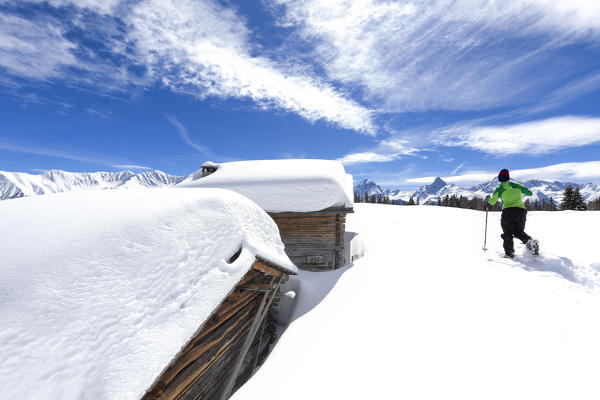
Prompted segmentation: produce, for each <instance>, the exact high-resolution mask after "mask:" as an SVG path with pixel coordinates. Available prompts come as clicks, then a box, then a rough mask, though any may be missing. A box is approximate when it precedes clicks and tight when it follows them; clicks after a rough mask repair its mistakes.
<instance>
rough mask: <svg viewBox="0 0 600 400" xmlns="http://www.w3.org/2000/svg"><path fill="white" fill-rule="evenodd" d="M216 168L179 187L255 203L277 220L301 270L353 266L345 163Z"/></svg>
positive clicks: (283, 162)
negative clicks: (348, 254)
mask: <svg viewBox="0 0 600 400" xmlns="http://www.w3.org/2000/svg"><path fill="white" fill-rule="evenodd" d="M211 166H213V167H216V169H215V171H214V172H212V173H210V174H208V175H207V174H205V173H204V172H202V173H198V172H196V173H194V174H192V175H190V176H189V177H188V178H187V179H185V180H184V181H183V182H182V183H180V184H179V185H178V186H180V187H205V188H207V187H211V188H224V189H230V190H233V191H236V192H238V193H241V194H243V195H244V196H246V197H248V198H249V199H251V200H253V201H254V202H255V203H257V204H258V205H259V206H260V207H262V208H263V210H265V211H266V212H267V213H268V214H269V215H270V216H271V217H272V218H273V220H274V221H275V223H276V224H277V226H278V228H279V232H280V235H281V240H282V241H283V243H284V244H285V251H286V253H287V254H288V256H289V257H290V259H291V260H292V261H293V262H294V264H296V265H297V266H298V267H299V268H302V269H308V270H315V271H323V270H331V269H336V268H339V267H341V266H343V265H345V263H346V262H349V261H350V260H346V259H345V256H344V234H345V223H346V214H348V213H351V212H353V207H354V203H353V199H354V197H353V187H352V176H351V175H349V174H346V172H345V170H344V167H343V165H342V164H341V163H339V162H337V161H330V160H261V161H240V162H231V163H223V164H218V165H216V166H215V164H214V163H211ZM202 171H204V170H202Z"/></svg>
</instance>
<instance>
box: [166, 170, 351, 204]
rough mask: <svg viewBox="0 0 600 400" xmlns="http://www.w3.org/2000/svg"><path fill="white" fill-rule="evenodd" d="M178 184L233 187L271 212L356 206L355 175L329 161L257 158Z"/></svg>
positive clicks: (181, 185)
mask: <svg viewBox="0 0 600 400" xmlns="http://www.w3.org/2000/svg"><path fill="white" fill-rule="evenodd" d="M177 186H178V187H205V188H206V187H212V188H226V189H231V190H234V191H236V192H238V193H241V194H243V195H244V196H246V197H248V198H249V199H251V200H252V201H254V202H255V203H256V204H258V205H259V206H261V207H262V208H263V209H264V210H265V211H268V212H285V211H289V212H308V211H320V210H324V209H326V208H330V207H346V208H351V207H353V206H354V203H353V201H354V196H353V192H352V190H353V189H352V176H351V175H349V174H346V171H345V170H344V166H343V165H342V164H341V163H340V162H338V161H330V160H257V161H237V162H229V163H222V164H219V165H218V169H217V171H216V172H214V173H212V174H211V175H208V176H205V177H202V174H201V172H200V171H198V172H196V173H194V174H192V175H190V176H189V177H187V178H186V179H185V180H184V181H183V182H181V183H180V184H179V185H177Z"/></svg>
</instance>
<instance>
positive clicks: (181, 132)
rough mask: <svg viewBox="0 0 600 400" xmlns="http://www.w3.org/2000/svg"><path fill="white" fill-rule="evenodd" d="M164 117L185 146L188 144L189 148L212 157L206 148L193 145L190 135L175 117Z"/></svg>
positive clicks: (168, 115)
mask: <svg viewBox="0 0 600 400" xmlns="http://www.w3.org/2000/svg"><path fill="white" fill-rule="evenodd" d="M166 117H167V120H169V122H170V123H171V124H172V125H173V126H174V127H175V130H177V133H178V134H179V136H180V137H181V139H183V141H184V142H186V143H187V144H189V145H190V146H192V147H193V148H195V149H196V150H198V151H199V152H200V153H202V154H205V155H207V156H209V157H212V156H213V152H212V151H211V150H210V149H209V148H208V147H206V146H202V145H199V144H197V143H194V142H193V141H192V140H191V139H190V135H189V134H188V130H187V128H186V127H185V126H184V125H183V124H182V123H181V122H179V120H178V119H177V117H175V116H174V115H172V114H167V115H166Z"/></svg>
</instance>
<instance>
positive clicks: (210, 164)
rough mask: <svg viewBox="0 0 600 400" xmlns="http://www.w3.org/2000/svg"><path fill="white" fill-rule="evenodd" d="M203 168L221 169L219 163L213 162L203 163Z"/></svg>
mask: <svg viewBox="0 0 600 400" xmlns="http://www.w3.org/2000/svg"><path fill="white" fill-rule="evenodd" d="M201 167H209V168H218V167H219V164H217V163H214V162H212V161H206V162H205V163H203V164H202V165H201Z"/></svg>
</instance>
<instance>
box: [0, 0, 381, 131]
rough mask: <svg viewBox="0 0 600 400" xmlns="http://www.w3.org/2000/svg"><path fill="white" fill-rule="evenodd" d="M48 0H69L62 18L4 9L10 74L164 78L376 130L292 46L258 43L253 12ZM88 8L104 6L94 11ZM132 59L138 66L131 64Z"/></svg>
mask: <svg viewBox="0 0 600 400" xmlns="http://www.w3.org/2000/svg"><path fill="white" fill-rule="evenodd" d="M0 2H4V3H9V4H13V3H16V2H14V1H9V2H6V1H2V0H0ZM41 2H42V1H41V0H28V1H27V3H29V4H34V3H41ZM49 4H50V5H51V6H52V7H63V6H68V7H67V8H66V9H65V11H64V12H65V13H66V15H67V16H66V17H65V18H64V19H60V20H59V19H58V18H54V17H51V16H49V15H48V14H47V13H44V12H43V11H40V10H39V9H37V10H32V16H33V17H32V18H31V20H26V19H24V18H21V17H18V16H14V15H9V14H6V13H2V12H0V67H4V68H5V69H6V70H7V71H8V72H9V74H11V75H13V76H17V77H21V78H28V79H37V80H67V81H73V82H77V83H79V84H84V85H88V86H93V87H94V88H95V89H99V90H102V91H125V90H126V89H125V88H130V87H132V86H136V85H141V86H145V85H148V84H150V83H152V82H155V81H159V82H161V83H162V84H164V85H165V86H167V87H169V88H171V89H172V90H174V91H177V92H182V93H186V94H189V95H192V96H196V97H198V98H201V99H204V98H206V97H209V96H212V97H219V98H235V99H247V100H250V101H252V102H254V103H255V104H257V105H258V106H259V107H261V108H263V109H277V110H284V111H288V112H292V113H295V114H298V115H300V116H301V117H303V118H305V119H307V120H309V121H311V122H316V121H324V122H326V123H331V124H334V125H337V126H339V127H341V128H345V129H349V130H354V131H357V132H361V133H365V134H370V135H374V134H375V132H376V130H377V127H376V125H375V122H374V113H373V112H372V111H371V110H370V109H368V108H366V107H364V106H362V105H361V104H359V103H358V102H356V101H354V100H352V99H351V98H350V96H349V95H348V94H347V93H345V92H344V91H343V90H340V89H337V88H336V87H334V86H333V85H331V84H330V83H328V82H326V81H321V80H320V79H319V78H317V77H316V76H315V75H313V74H308V73H303V72H298V71H301V70H302V68H298V67H297V66H296V65H294V63H293V62H289V61H285V60H292V59H294V55H288V54H281V55H280V56H279V57H278V58H279V59H280V60H282V61H280V62H276V61H274V60H273V59H271V58H268V57H266V56H261V54H267V53H268V51H265V50H264V49H262V48H261V47H260V46H257V45H253V43H252V42H253V32H251V31H250V30H249V29H248V28H247V26H246V21H245V20H244V19H243V18H242V17H240V16H239V15H238V14H236V12H235V11H234V9H233V8H232V7H229V8H226V7H225V5H222V4H221V3H219V2H218V1H216V0H197V1H196V0H164V1H163V0H141V1H135V2H127V1H120V0H109V1H105V2H103V1H94V0H82V1H75V0H50V1H49ZM90 11H91V12H94V13H98V14H100V15H96V14H95V15H93V16H90V14H89V12H90ZM123 22H124V23H125V25H122V23H123ZM90 25H91V26H90ZM122 28H124V29H125V32H122V31H121V29H122ZM74 29H83V30H84V31H85V32H86V35H90V37H93V40H94V41H95V42H97V43H103V45H104V46H105V48H101V49H97V48H95V47H93V46H92V47H89V46H87V45H86V43H85V40H83V39H82V38H80V37H79V36H69V35H68V34H69V33H72V31H73V30H74ZM123 34H124V35H125V39H123V38H122V37H123ZM67 37H69V38H70V40H69V39H67ZM100 47H102V46H100ZM132 48H133V49H135V54H132V53H131V51H132V50H131V49H132ZM107 54H108V55H107ZM132 66H133V67H136V68H132V69H131V70H129V69H128V67H132ZM140 66H143V67H146V68H148V74H147V75H146V76H139V74H138V75H136V74H135V73H133V72H131V71H132V70H140V68H139V67H140ZM305 69H306V68H305ZM150 77H151V78H152V79H148V78H150ZM4 81H5V79H3V78H0V82H4ZM10 83H11V82H10V80H9V81H8V84H10Z"/></svg>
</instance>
